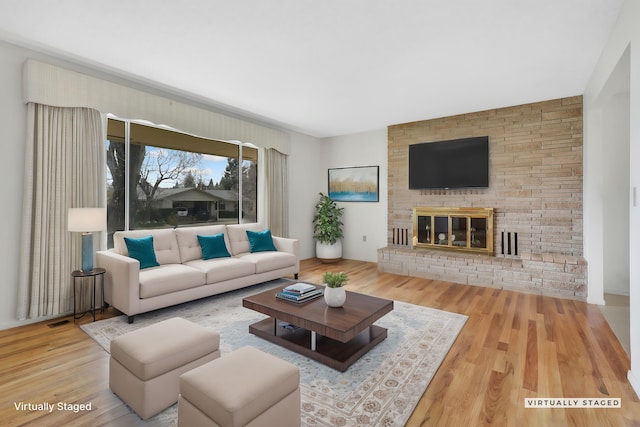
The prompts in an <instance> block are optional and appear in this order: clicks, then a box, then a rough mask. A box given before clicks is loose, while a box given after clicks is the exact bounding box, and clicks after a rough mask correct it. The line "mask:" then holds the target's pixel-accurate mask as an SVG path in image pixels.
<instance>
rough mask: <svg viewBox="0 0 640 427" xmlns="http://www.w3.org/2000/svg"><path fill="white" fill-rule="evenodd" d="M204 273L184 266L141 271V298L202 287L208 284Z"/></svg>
mask: <svg viewBox="0 0 640 427" xmlns="http://www.w3.org/2000/svg"><path fill="white" fill-rule="evenodd" d="M205 280H206V275H205V273H204V272H203V271H200V270H197V269H195V268H192V267H189V266H186V265H182V264H167V265H161V266H159V267H151V268H147V269H145V270H141V271H140V298H152V297H156V296H158V295H165V294H170V293H172V292H177V291H182V290H185V289H190V288H195V287H196V286H202V285H204V284H205V283H206V282H205Z"/></svg>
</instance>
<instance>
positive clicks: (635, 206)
mask: <svg viewBox="0 0 640 427" xmlns="http://www.w3.org/2000/svg"><path fill="white" fill-rule="evenodd" d="M639 19H640V2H638V1H636V0H626V1H625V3H624V5H623V8H622V10H621V12H620V17H619V20H618V22H617V23H616V26H615V28H614V30H613V32H612V34H611V36H610V38H609V41H608V42H607V45H606V47H605V49H604V50H603V52H602V55H601V57H600V59H599V61H598V64H597V66H596V68H595V70H594V72H593V75H592V77H591V79H590V81H589V84H588V85H587V88H586V90H585V94H584V98H583V102H584V116H585V129H584V138H585V144H584V150H585V164H584V173H585V183H584V184H585V186H584V199H585V204H584V212H585V216H584V218H585V221H584V236H585V258H586V259H587V262H588V265H589V302H592V303H600V302H601V300H602V292H603V289H604V285H603V280H604V279H603V278H604V273H603V272H604V268H603V259H604V257H603V256H602V252H603V250H602V243H603V239H605V238H606V228H607V226H608V224H607V222H605V219H606V217H605V216H604V214H603V212H605V207H604V200H605V197H604V193H605V192H608V191H619V189H616V188H606V187H605V182H604V179H603V178H602V177H603V174H604V171H605V170H606V169H605V167H604V165H603V163H602V162H603V160H604V158H605V157H604V156H603V153H604V152H605V151H606V150H609V149H611V148H610V147H609V146H608V144H607V139H608V138H607V124H606V123H607V112H606V105H604V104H603V99H604V94H605V93H606V90H607V88H606V86H607V82H608V81H609V80H610V78H611V76H612V75H614V73H615V71H616V67H617V65H618V64H619V63H620V60H621V59H623V57H624V55H625V54H626V53H625V51H626V50H627V49H629V50H628V51H627V52H628V55H629V72H630V82H629V87H630V93H629V96H630V97H629V114H628V117H629V170H630V174H629V186H628V188H629V192H630V193H631V194H633V189H634V188H635V189H637V190H636V192H637V191H640V168H638V167H637V163H638V162H639V161H640V26H639V25H637V23H638V20H639ZM638 196H639V197H640V194H638ZM627 198H628V199H629V200H630V203H629V204H628V206H629V207H628V210H629V246H628V247H629V259H630V260H632V261H631V262H630V263H629V295H630V305H631V307H639V306H640V263H639V262H637V260H638V259H640V201H636V203H633V197H631V196H630V195H629V194H628V195H627ZM630 323H631V324H630V339H631V346H630V347H631V370H630V371H629V374H628V378H629V381H630V383H631V385H632V386H633V388H634V389H635V391H636V394H638V395H640V310H631V319H630Z"/></svg>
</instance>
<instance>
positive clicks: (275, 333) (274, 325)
mask: <svg viewBox="0 0 640 427" xmlns="http://www.w3.org/2000/svg"><path fill="white" fill-rule="evenodd" d="M273 336H274V337H277V336H278V319H276V318H275V317H273Z"/></svg>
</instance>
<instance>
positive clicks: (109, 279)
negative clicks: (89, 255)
mask: <svg viewBox="0 0 640 427" xmlns="http://www.w3.org/2000/svg"><path fill="white" fill-rule="evenodd" d="M96 265H97V266H98V267H102V268H104V269H105V270H107V272H106V273H105V300H106V301H107V302H108V303H110V304H111V305H113V306H114V307H115V308H117V309H118V310H120V311H122V312H123V313H125V314H127V315H129V316H133V315H135V314H137V313H138V312H139V310H140V262H139V261H138V260H136V259H134V258H130V257H128V256H124V255H120V254H118V253H116V252H114V251H112V250H108V251H98V252H96Z"/></svg>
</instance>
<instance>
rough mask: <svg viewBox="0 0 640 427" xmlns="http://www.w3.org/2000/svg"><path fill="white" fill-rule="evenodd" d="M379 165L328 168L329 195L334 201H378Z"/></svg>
mask: <svg viewBox="0 0 640 427" xmlns="http://www.w3.org/2000/svg"><path fill="white" fill-rule="evenodd" d="M379 174H380V166H357V167H351V168H334V169H329V197H330V198H331V200H335V201H336V202H377V201H379V199H380V197H379Z"/></svg>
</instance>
